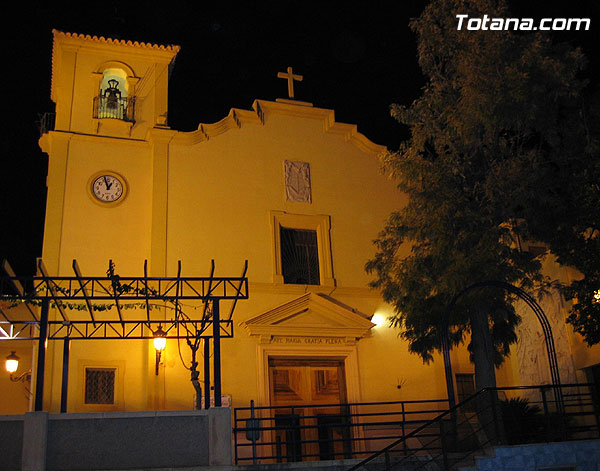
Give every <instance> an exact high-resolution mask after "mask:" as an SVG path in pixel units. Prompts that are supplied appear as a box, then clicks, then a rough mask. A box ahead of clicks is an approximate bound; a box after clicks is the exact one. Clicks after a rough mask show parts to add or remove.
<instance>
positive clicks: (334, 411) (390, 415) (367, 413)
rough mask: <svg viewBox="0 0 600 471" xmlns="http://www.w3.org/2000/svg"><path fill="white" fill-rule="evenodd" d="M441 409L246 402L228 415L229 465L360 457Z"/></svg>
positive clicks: (402, 404)
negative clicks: (231, 419)
mask: <svg viewBox="0 0 600 471" xmlns="http://www.w3.org/2000/svg"><path fill="white" fill-rule="evenodd" d="M447 408H448V400H447V399H435V400H421V401H390V402H363V403H348V404H298V405H286V406H269V407H254V401H251V405H250V407H237V408H235V409H234V411H233V412H234V430H233V436H234V446H235V463H236V464H249V463H253V464H258V463H281V462H294V461H311V460H332V459H347V458H361V457H365V456H368V455H370V454H372V453H373V452H375V451H377V450H379V449H381V448H383V447H384V446H386V445H387V444H389V443H392V442H394V441H396V440H398V439H399V438H400V437H403V436H405V435H407V434H408V433H410V432H411V431H413V430H414V429H416V428H418V427H420V426H422V425H423V424H426V423H428V422H430V421H431V419H432V418H434V417H436V416H438V415H439V414H440V413H441V412H443V411H445V410H446V409H447ZM432 434H434V435H436V436H437V435H439V433H438V432H437V431H432Z"/></svg>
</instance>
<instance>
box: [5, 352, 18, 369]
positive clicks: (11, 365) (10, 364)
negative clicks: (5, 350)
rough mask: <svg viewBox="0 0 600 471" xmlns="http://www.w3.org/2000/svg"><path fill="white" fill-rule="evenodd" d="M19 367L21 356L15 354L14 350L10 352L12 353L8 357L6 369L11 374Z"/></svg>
mask: <svg viewBox="0 0 600 471" xmlns="http://www.w3.org/2000/svg"><path fill="white" fill-rule="evenodd" d="M18 369H19V357H18V356H17V355H16V354H15V352H14V350H13V351H12V352H10V355H8V356H7V357H6V371H8V372H9V373H10V374H11V375H12V374H13V373H14V372H15V371H17V370H18Z"/></svg>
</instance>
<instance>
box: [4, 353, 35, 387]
mask: <svg viewBox="0 0 600 471" xmlns="http://www.w3.org/2000/svg"><path fill="white" fill-rule="evenodd" d="M4 366H5V368H6V371H8V372H9V373H10V380H11V381H14V382H15V383H16V382H21V383H25V382H27V383H28V382H30V381H31V370H28V371H26V372H25V373H23V374H21V375H19V376H13V373H15V372H16V371H17V370H18V369H19V357H18V356H17V354H16V353H15V352H14V350H13V351H12V352H10V355H8V356H7V357H6V363H5V365H4Z"/></svg>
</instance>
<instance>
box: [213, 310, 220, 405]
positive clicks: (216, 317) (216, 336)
mask: <svg viewBox="0 0 600 471" xmlns="http://www.w3.org/2000/svg"><path fill="white" fill-rule="evenodd" d="M212 308H213V309H212V315H213V342H214V343H213V361H214V372H215V373H214V376H215V407H221V325H220V324H221V318H220V314H219V300H218V299H213V303H212Z"/></svg>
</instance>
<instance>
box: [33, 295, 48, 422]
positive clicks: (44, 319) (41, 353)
mask: <svg viewBox="0 0 600 471" xmlns="http://www.w3.org/2000/svg"><path fill="white" fill-rule="evenodd" d="M49 311H50V300H49V299H47V298H46V299H43V300H42V313H41V316H40V335H39V340H38V356H37V371H36V378H35V407H34V410H35V411H41V410H43V407H44V374H45V372H46V344H47V342H48V312H49Z"/></svg>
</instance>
